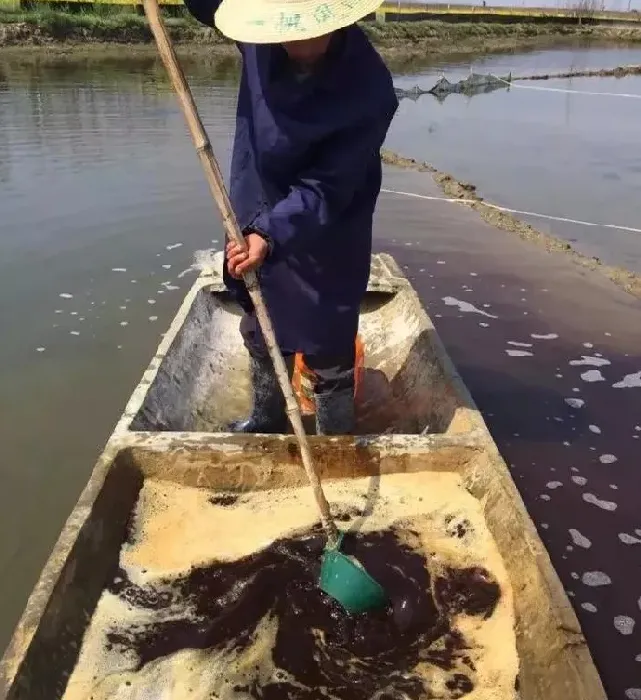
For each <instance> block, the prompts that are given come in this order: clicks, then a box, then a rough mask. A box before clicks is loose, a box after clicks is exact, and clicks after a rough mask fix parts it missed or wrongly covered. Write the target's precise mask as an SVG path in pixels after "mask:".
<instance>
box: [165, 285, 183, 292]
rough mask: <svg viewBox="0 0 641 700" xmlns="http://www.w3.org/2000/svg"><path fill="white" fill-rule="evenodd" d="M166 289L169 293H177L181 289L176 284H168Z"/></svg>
mask: <svg viewBox="0 0 641 700" xmlns="http://www.w3.org/2000/svg"><path fill="white" fill-rule="evenodd" d="M165 289H166V290H167V291H168V292H175V291H176V290H177V289H180V287H177V286H176V285H175V284H166V285H165Z"/></svg>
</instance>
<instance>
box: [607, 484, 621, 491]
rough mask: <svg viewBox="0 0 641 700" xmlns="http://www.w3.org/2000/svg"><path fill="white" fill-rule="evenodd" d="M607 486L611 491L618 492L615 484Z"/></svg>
mask: <svg viewBox="0 0 641 700" xmlns="http://www.w3.org/2000/svg"><path fill="white" fill-rule="evenodd" d="M609 486H610V488H611V489H612V490H613V491H618V490H619V487H618V486H617V485H616V484H609Z"/></svg>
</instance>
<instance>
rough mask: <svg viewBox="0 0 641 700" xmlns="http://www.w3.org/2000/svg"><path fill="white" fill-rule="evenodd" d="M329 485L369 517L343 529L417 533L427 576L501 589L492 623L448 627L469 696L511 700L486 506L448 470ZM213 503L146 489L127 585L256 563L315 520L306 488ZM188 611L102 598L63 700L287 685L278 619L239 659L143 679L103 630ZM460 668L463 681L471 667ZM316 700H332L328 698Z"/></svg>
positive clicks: (514, 665)
mask: <svg viewBox="0 0 641 700" xmlns="http://www.w3.org/2000/svg"><path fill="white" fill-rule="evenodd" d="M324 488H325V490H326V494H327V498H328V500H329V501H330V503H331V504H332V506H333V508H335V509H340V508H349V509H354V508H357V509H359V511H362V510H363V509H365V511H366V513H367V515H365V516H363V517H361V518H355V519H354V520H353V521H352V523H351V525H350V527H358V528H359V529H360V531H362V532H367V531H374V530H382V529H387V528H390V527H394V528H396V529H397V530H398V531H400V532H403V531H404V530H405V531H407V532H408V533H409V531H410V530H411V531H412V533H414V534H412V535H409V534H408V536H407V543H408V544H410V545H411V546H412V547H413V548H415V549H417V550H418V551H421V553H423V554H424V555H425V556H426V559H427V562H428V566H429V568H430V573H431V574H432V576H433V577H434V576H436V575H438V574H439V572H440V571H443V570H444V569H445V568H446V567H454V568H465V567H470V566H481V567H484V568H485V569H487V570H488V571H489V572H490V573H491V575H492V576H493V577H494V578H495V580H496V581H497V582H498V583H499V585H500V588H501V591H502V596H501V598H500V601H499V603H498V605H497V608H496V610H495V612H494V614H493V615H492V616H491V617H490V618H489V619H488V620H483V619H482V618H481V617H472V616H467V615H465V614H460V615H457V616H456V617H455V618H454V619H453V620H452V626H453V628H455V629H456V630H458V631H459V632H461V634H462V635H463V636H464V637H465V639H466V641H467V643H468V645H469V647H470V649H469V654H468V655H469V657H470V658H471V660H472V661H473V662H474V666H475V668H476V671H475V673H474V690H473V691H472V692H470V693H469V694H467V695H466V696H465V698H466V699H467V700H508V699H509V700H514V698H515V691H514V679H515V677H516V673H517V670H518V659H517V654H516V640H515V632H514V613H513V603H512V590H511V587H510V583H509V580H508V576H507V572H506V569H505V567H504V565H503V562H502V560H501V557H500V555H499V553H498V550H497V548H496V545H495V543H494V541H493V540H492V538H491V536H490V533H489V531H488V529H487V528H486V526H485V522H484V518H483V512H482V507H481V504H480V503H479V502H478V501H477V500H476V499H475V498H473V497H472V496H471V494H469V493H468V492H467V491H466V489H465V488H464V487H463V485H462V483H461V481H460V478H459V477H458V476H457V475H455V474H451V473H428V472H421V473H416V474H394V475H387V476H384V477H381V478H380V480H379V479H377V478H371V479H370V478H365V479H351V480H341V481H332V482H326V483H325V484H324ZM213 495H215V494H213V493H212V492H211V491H207V490H204V489H196V488H188V487H183V486H179V485H176V484H174V483H170V482H163V481H153V480H148V481H147V482H146V483H145V485H144V487H143V489H142V491H141V493H140V497H139V500H138V503H137V505H136V513H135V532H136V538H135V542H133V543H132V544H125V545H123V547H122V550H121V558H120V564H121V567H122V568H123V569H125V570H126V571H127V574H128V576H129V577H130V579H131V580H132V581H133V582H135V583H139V584H151V583H153V584H154V585H155V586H158V584H159V581H160V580H161V579H163V578H166V577H168V576H169V577H170V578H173V577H176V576H179V575H181V574H184V573H186V572H187V571H188V570H189V569H191V568H192V567H194V566H202V565H206V564H211V563H214V562H217V561H232V560H235V559H238V558H240V557H243V556H246V555H249V554H252V553H254V552H256V551H259V550H261V549H263V548H264V547H266V546H268V545H269V544H271V543H272V542H273V541H274V540H275V539H279V538H281V537H285V536H289V535H292V534H295V533H296V532H298V531H302V530H305V529H308V528H309V527H310V526H312V525H313V524H315V523H316V522H318V516H317V512H316V510H315V507H314V502H313V499H312V495H311V491H310V489H309V488H290V489H278V490H270V491H258V492H248V493H245V494H241V495H240V497H239V499H238V501H237V502H236V503H235V504H234V505H231V506H226V507H222V506H216V505H212V503H211V501H210V499H211V497H212V496H213ZM446 519H447V522H446ZM461 521H466V530H467V532H466V534H465V535H464V536H463V537H455V536H454V537H453V536H451V534H448V531H449V532H450V533H451V532H452V527H456V523H457V522H461ZM190 614H191V611H190V610H189V609H188V608H187V607H185V604H180V605H178V604H177V605H174V606H171V607H170V608H168V609H164V610H162V611H149V610H142V609H139V608H136V607H134V606H132V605H130V604H128V603H127V602H126V601H123V600H122V599H120V598H118V597H117V596H115V595H112V594H110V593H108V592H104V593H103V595H102V597H101V599H100V602H99V604H98V606H97V610H96V612H95V614H94V616H93V618H92V621H91V623H90V626H89V628H88V631H87V634H86V635H85V639H84V642H83V646H82V649H81V653H80V657H79V661H78V664H77V665H76V668H75V670H74V672H73V674H72V676H71V678H70V680H69V684H68V687H67V690H66V693H65V695H64V700H81V699H82V700H87V699H88V698H92V699H93V700H107V698H109V699H110V700H111V699H113V700H141V699H142V698H145V700H147V699H148V698H149V699H152V698H153V699H154V700H155V699H156V698H158V699H159V700H160V699H162V700H174V699H176V700H178V699H180V700H182V699H183V698H189V699H191V700H211V698H218V699H219V700H240V699H243V700H248V699H249V698H251V696H250V695H248V694H247V691H242V690H239V689H238V688H239V687H240V686H245V687H246V686H247V684H248V683H253V682H254V681H257V682H258V684H259V685H260V684H261V683H266V682H268V681H269V680H270V679H273V678H274V674H276V676H278V675H279V674H280V676H282V671H281V670H280V669H277V668H275V665H274V662H273V659H272V656H271V649H272V648H273V645H274V639H275V635H276V632H277V629H278V620H277V619H275V618H273V617H271V616H269V615H268V616H266V617H265V618H263V620H262V622H261V625H260V628H259V630H258V631H257V633H256V634H255V635H254V637H253V643H252V644H251V645H250V646H249V647H248V648H246V649H244V650H243V651H241V652H238V651H236V650H234V649H222V650H215V651H212V650H193V649H184V650H181V651H180V652H177V653H175V654H172V655H170V656H167V657H164V658H160V659H157V660H156V661H154V662H151V663H149V664H147V665H146V666H144V667H143V668H142V669H140V670H138V671H136V667H137V665H138V664H137V661H138V660H137V658H136V655H135V653H133V652H127V653H123V652H122V651H121V650H119V649H118V648H116V647H112V648H110V647H109V645H108V644H107V639H106V635H107V633H108V632H110V631H114V630H116V631H118V630H120V631H124V630H127V629H130V628H131V627H132V626H134V625H145V624H157V623H158V622H161V621H162V620H167V619H172V618H178V619H184V618H185V617H189V615H190ZM436 645H438V642H436ZM456 670H457V669H454V670H453V671H452V672H456ZM459 670H460V671H461V672H469V669H468V668H467V667H465V668H462V669H459ZM417 671H419V672H420V673H421V675H424V676H425V678H426V679H428V680H429V683H430V688H431V692H432V693H433V695H432V696H431V697H435V698H438V697H442V698H450V697H451V692H450V691H448V690H447V688H446V687H445V683H446V681H447V679H448V678H449V677H450V675H451V674H448V673H447V672H445V671H443V670H441V669H439V668H437V667H435V666H433V665H431V664H427V663H423V664H422V665H421V666H419V667H417ZM289 680H290V681H291V680H292V679H289ZM297 681H299V682H301V681H302V682H304V679H297ZM319 691H320V689H319ZM319 697H324V698H327V699H328V700H332V698H333V697H334V696H332V695H328V694H321V695H319ZM334 700H340V699H339V698H335V699H334ZM412 700H418V699H412Z"/></svg>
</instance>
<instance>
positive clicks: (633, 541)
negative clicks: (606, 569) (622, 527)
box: [619, 532, 641, 544]
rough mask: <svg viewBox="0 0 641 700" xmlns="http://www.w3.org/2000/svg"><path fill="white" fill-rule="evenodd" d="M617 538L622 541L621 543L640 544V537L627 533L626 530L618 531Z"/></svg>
mask: <svg viewBox="0 0 641 700" xmlns="http://www.w3.org/2000/svg"><path fill="white" fill-rule="evenodd" d="M619 539H620V540H621V542H623V544H641V539H639V538H638V537H633V536H632V535H628V533H627V532H620V533H619Z"/></svg>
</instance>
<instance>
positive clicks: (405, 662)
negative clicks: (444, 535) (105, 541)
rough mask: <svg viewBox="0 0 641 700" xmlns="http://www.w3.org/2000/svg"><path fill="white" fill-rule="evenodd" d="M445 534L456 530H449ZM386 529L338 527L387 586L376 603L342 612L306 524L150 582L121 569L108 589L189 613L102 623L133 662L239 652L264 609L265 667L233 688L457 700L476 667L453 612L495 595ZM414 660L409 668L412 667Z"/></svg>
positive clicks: (483, 574)
mask: <svg viewBox="0 0 641 700" xmlns="http://www.w3.org/2000/svg"><path fill="white" fill-rule="evenodd" d="M452 536H454V537H455V536H457V535H456V533H455V532H453V533H452ZM414 537H415V535H414V534H413V533H411V532H410V533H408V532H407V531H404V532H403V540H401V539H400V538H399V536H398V534H397V533H396V531H395V530H393V529H388V530H384V531H377V532H371V533H367V534H359V535H357V536H356V535H353V534H348V535H347V536H346V538H345V541H344V547H343V551H344V552H345V553H346V554H349V555H353V556H355V557H357V559H358V560H359V561H360V562H361V563H362V564H363V566H365V568H366V569H367V570H368V571H369V572H370V574H371V575H372V576H374V577H375V578H376V579H377V580H378V581H379V582H380V583H381V584H382V585H383V587H384V588H385V589H386V591H387V592H388V595H389V596H390V603H389V605H388V607H387V608H386V609H384V610H380V611H375V612H371V613H366V614H362V615H356V616H352V615H349V614H347V613H346V612H345V611H344V610H343V609H342V608H341V607H340V606H339V605H338V603H336V602H335V601H334V600H332V599H331V598H329V597H328V596H326V595H325V594H324V593H322V592H321V591H320V589H319V588H318V585H317V580H318V576H319V568H320V557H321V554H322V550H323V547H324V543H325V538H324V536H323V534H322V532H321V531H320V530H319V529H318V528H317V527H316V528H313V529H311V530H309V531H307V532H306V533H304V534H302V535H300V536H298V537H295V538H288V539H282V540H277V541H276V542H274V543H273V544H272V545H270V546H269V547H267V548H266V549H264V550H262V551H260V552H258V553H256V554H253V555H251V556H248V557H245V558H243V559H240V560H237V561H234V562H227V563H217V564H215V565H212V566H207V567H204V568H194V569H192V570H191V571H190V572H189V573H188V574H187V575H185V576H184V577H183V578H179V579H177V580H172V581H161V582H160V584H159V585H158V588H155V587H152V586H147V587H141V586H138V585H135V584H134V583H132V582H131V581H130V580H129V579H128V577H127V574H126V572H125V571H123V570H119V571H118V573H117V575H116V576H115V578H114V580H113V581H112V582H111V584H110V586H109V590H110V592H111V593H113V594H115V595H117V596H119V597H120V598H122V599H124V600H125V601H127V602H128V603H129V604H130V605H133V606H135V607H137V608H143V609H150V610H159V611H162V610H163V609H165V608H169V607H170V606H176V605H177V604H179V605H180V606H181V607H184V609H189V610H191V611H193V612H192V614H190V615H189V616H187V615H185V616H183V617H181V618H180V619H175V617H172V619H169V620H165V621H163V622H159V623H153V624H150V625H148V626H141V627H139V628H135V629H131V628H130V629H129V630H127V631H126V632H125V633H123V632H121V631H118V632H112V633H110V634H109V635H108V636H107V639H108V644H109V647H110V648H114V647H115V648H116V649H118V650H119V651H123V652H124V651H133V652H135V653H136V655H137V657H138V660H139V661H138V663H139V668H142V667H143V666H145V665H146V664H148V663H150V662H152V661H154V660H156V659H159V658H160V657H165V656H167V655H170V654H173V653H175V652H178V651H180V650H183V649H213V650H218V649H226V650H230V649H231V650H234V651H238V652H242V651H243V650H244V649H246V648H247V647H248V646H250V645H251V644H252V643H253V642H254V641H255V635H256V631H257V628H258V626H259V623H260V622H261V620H262V619H264V618H265V616H268V615H270V616H272V617H275V618H277V620H278V631H277V633H276V638H275V644H274V647H273V649H272V652H271V653H272V659H273V663H274V667H275V669H277V670H276V671H275V672H274V673H273V674H272V677H271V678H270V679H269V680H268V681H267V682H265V680H264V679H263V680H262V681H259V680H258V669H256V670H257V674H256V678H255V679H253V680H250V681H248V684H247V685H246V686H244V687H242V688H241V687H238V688H234V690H236V691H238V692H242V693H244V694H246V695H245V696H247V695H248V696H249V697H252V698H264V699H266V700H272V699H274V700H275V699H276V698H278V699H279V700H284V699H287V698H296V699H301V700H305V699H307V698H309V699H310V700H311V698H318V697H319V692H320V690H319V689H323V693H322V694H323V695H327V696H331V697H339V698H342V699H344V700H366V699H368V698H371V697H373V696H374V695H376V693H378V695H376V697H377V698H380V700H392V699H393V698H401V697H403V698H406V697H409V698H431V697H439V698H461V697H464V696H465V695H467V694H468V693H470V692H471V691H472V690H473V689H474V687H475V670H476V669H475V666H474V663H473V662H472V660H471V659H470V657H469V656H468V653H467V644H466V640H465V638H464V637H463V636H462V634H461V633H460V632H459V631H457V630H456V629H454V628H453V626H452V619H453V616H455V615H457V614H459V613H463V614H466V615H471V616H479V617H481V618H483V619H487V618H489V617H491V616H492V614H493V613H494V610H495V608H496V606H497V604H498V602H499V599H500V597H501V591H500V587H499V585H498V583H497V582H496V581H495V580H493V578H492V576H491V575H490V574H489V572H488V571H486V570H485V569H482V568H478V567H475V568H469V569H451V568H450V569H446V570H444V571H443V572H442V573H440V574H439V575H437V576H435V578H434V580H430V574H429V571H428V567H427V563H426V560H425V559H424V557H423V556H422V555H421V554H419V553H418V552H417V551H416V549H415V548H413V547H412V546H410V544H408V542H411V541H412V539H413V538H414ZM419 664H420V665H421V666H423V672H422V673H419V672H418V670H417V666H418V665H419ZM425 664H431V665H433V666H434V667H437V668H438V669H441V670H443V671H446V672H447V674H446V680H445V682H444V686H445V688H443V687H442V685H443V684H442V683H441V684H440V686H441V687H439V689H438V692H432V688H431V687H430V686H429V680H428V679H429V673H427V674H426V673H425V671H424V665H425Z"/></svg>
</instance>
